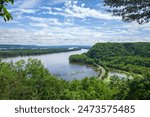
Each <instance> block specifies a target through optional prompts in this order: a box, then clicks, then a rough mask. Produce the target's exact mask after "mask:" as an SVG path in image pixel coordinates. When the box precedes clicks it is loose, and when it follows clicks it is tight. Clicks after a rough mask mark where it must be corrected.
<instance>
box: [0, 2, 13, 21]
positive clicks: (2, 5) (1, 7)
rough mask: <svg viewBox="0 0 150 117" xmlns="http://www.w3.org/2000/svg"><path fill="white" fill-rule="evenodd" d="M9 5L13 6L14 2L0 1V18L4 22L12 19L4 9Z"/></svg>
mask: <svg viewBox="0 0 150 117" xmlns="http://www.w3.org/2000/svg"><path fill="white" fill-rule="evenodd" d="M9 3H11V4H13V3H14V0H0V16H1V17H3V18H4V20H5V21H9V20H12V19H13V18H12V16H11V14H10V13H9V11H8V10H7V8H6V7H7V5H8V4H9Z"/></svg>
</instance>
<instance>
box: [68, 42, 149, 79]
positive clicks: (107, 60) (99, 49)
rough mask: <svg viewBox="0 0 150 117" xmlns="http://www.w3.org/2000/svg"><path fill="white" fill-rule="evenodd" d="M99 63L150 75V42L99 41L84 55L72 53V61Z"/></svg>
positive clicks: (105, 66)
mask: <svg viewBox="0 0 150 117" xmlns="http://www.w3.org/2000/svg"><path fill="white" fill-rule="evenodd" d="M87 60H90V61H92V62H91V64H93V65H94V64H95V63H97V64H99V65H101V66H103V67H104V68H107V67H109V68H115V69H120V70H124V71H128V72H133V73H136V74H140V75H142V76H146V77H148V76H150V43H146V42H143V43H97V44H95V45H94V46H93V47H92V48H91V49H90V50H89V51H88V52H87V53H86V54H84V55H72V56H71V57H70V61H74V62H80V63H84V64H88V62H87Z"/></svg>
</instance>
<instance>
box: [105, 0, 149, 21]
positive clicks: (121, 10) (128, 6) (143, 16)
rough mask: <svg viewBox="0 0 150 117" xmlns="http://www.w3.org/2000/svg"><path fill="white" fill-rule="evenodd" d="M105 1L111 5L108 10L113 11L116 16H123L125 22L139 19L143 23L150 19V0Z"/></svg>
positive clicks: (107, 4)
mask: <svg viewBox="0 0 150 117" xmlns="http://www.w3.org/2000/svg"><path fill="white" fill-rule="evenodd" d="M104 2H105V5H106V6H109V7H110V10H108V12H112V13H113V15H115V16H122V19H123V21H125V22H132V21H137V22H138V23H139V24H143V23H147V22H149V21H150V1H149V0H104ZM112 8H113V9H112Z"/></svg>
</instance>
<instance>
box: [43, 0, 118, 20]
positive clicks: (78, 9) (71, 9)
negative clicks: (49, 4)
mask: <svg viewBox="0 0 150 117" xmlns="http://www.w3.org/2000/svg"><path fill="white" fill-rule="evenodd" d="M77 3H78V2H77V1H73V2H72V1H70V0H69V1H67V2H66V3H65V8H64V9H61V10H59V11H54V10H53V9H52V8H49V9H48V10H49V11H48V12H45V14H46V13H47V14H51V15H62V16H66V17H74V18H81V19H85V18H88V17H91V18H96V19H105V20H119V19H121V18H120V17H114V16H112V15H111V14H108V13H102V12H101V11H98V10H95V9H90V8H85V7H84V6H85V4H81V6H78V5H77ZM55 9H56V8H55Z"/></svg>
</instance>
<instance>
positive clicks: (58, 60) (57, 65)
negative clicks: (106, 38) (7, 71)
mask: <svg viewBox="0 0 150 117" xmlns="http://www.w3.org/2000/svg"><path fill="white" fill-rule="evenodd" d="M87 51H88V49H82V50H78V51H72V52H62V53H54V54H46V55H38V56H37V55H36V56H22V57H13V58H6V59H4V61H6V62H9V61H11V60H12V61H13V62H16V61H19V60H28V59H29V58H32V59H39V60H41V61H42V63H43V64H44V66H45V67H46V68H47V69H48V70H49V71H50V73H52V74H54V75H56V76H57V77H58V78H63V79H65V80H73V79H78V80H81V79H83V78H85V77H92V76H98V72H96V71H95V70H94V69H93V68H92V67H89V66H86V65H79V64H71V63H69V56H70V55H73V54H81V53H84V52H87Z"/></svg>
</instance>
